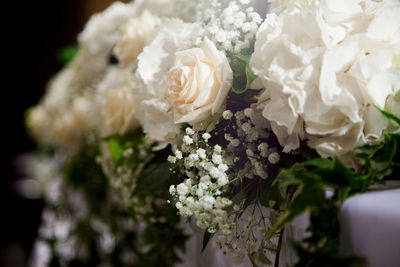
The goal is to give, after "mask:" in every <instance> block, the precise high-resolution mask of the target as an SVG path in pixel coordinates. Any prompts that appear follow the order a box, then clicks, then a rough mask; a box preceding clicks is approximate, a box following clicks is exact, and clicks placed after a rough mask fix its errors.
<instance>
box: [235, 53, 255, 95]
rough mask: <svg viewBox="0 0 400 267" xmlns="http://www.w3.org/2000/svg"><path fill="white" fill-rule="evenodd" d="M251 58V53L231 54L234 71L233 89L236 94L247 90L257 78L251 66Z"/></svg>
mask: <svg viewBox="0 0 400 267" xmlns="http://www.w3.org/2000/svg"><path fill="white" fill-rule="evenodd" d="M250 58H251V55H243V54H237V55H232V56H231V68H232V71H233V82H232V91H233V92H234V93H236V94H243V93H244V92H246V91H247V90H248V89H249V88H250V86H251V83H252V82H253V81H254V80H255V79H256V78H257V76H256V75H255V74H254V73H253V72H252V70H251V68H250V65H249V62H250Z"/></svg>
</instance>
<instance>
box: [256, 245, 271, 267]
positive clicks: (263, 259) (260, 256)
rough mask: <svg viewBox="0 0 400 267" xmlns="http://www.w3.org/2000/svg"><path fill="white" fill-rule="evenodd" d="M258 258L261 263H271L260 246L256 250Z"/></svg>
mask: <svg viewBox="0 0 400 267" xmlns="http://www.w3.org/2000/svg"><path fill="white" fill-rule="evenodd" d="M258 259H259V260H260V262H261V263H263V264H266V265H272V262H271V261H270V260H269V259H268V258H267V256H265V254H264V251H263V249H262V247H260V249H259V250H258Z"/></svg>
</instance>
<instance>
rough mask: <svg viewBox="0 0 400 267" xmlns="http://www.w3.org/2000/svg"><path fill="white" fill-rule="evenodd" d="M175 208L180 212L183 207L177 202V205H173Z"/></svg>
mask: <svg viewBox="0 0 400 267" xmlns="http://www.w3.org/2000/svg"><path fill="white" fill-rule="evenodd" d="M175 207H176V208H177V209H178V210H180V209H182V208H183V205H182V203H181V202H177V203H176V204H175Z"/></svg>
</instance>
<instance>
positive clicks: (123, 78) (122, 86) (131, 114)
mask: <svg viewBox="0 0 400 267" xmlns="http://www.w3.org/2000/svg"><path fill="white" fill-rule="evenodd" d="M128 75H129V72H128V71H126V70H123V69H122V70H121V69H118V68H115V69H114V68H112V69H109V71H108V72H107V75H106V76H105V78H104V80H103V81H102V82H101V83H100V85H99V89H98V92H99V96H98V97H99V101H100V103H102V104H101V106H100V114H101V115H102V120H101V121H99V122H98V124H100V128H101V130H102V134H103V136H109V135H112V134H117V133H118V134H121V135H122V134H125V133H128V132H130V131H133V130H135V129H136V128H137V127H138V126H139V123H138V121H137V119H136V117H135V105H136V96H135V95H134V94H133V92H132V89H131V88H130V86H129V84H128Z"/></svg>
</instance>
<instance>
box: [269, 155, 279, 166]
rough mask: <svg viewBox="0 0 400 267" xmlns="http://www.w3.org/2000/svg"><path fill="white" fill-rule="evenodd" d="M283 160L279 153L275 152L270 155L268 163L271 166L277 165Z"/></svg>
mask: <svg viewBox="0 0 400 267" xmlns="http://www.w3.org/2000/svg"><path fill="white" fill-rule="evenodd" d="M280 159H281V156H280V155H279V154H278V153H277V152H273V153H271V154H269V156H268V161H269V162H270V163H271V164H277V163H278V162H279V161H280Z"/></svg>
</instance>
